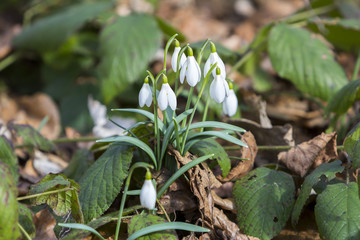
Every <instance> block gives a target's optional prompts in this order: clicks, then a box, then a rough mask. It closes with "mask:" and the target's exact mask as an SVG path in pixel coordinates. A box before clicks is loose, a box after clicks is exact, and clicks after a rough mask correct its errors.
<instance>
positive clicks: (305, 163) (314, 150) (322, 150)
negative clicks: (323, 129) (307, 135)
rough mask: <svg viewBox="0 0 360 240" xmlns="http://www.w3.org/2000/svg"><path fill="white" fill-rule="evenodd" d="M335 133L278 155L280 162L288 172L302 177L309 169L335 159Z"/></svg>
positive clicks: (323, 135) (324, 135)
mask: <svg viewBox="0 0 360 240" xmlns="http://www.w3.org/2000/svg"><path fill="white" fill-rule="evenodd" d="M336 136H337V135H336V132H333V133H330V134H325V133H322V134H321V135H319V136H316V137H315V138H313V139H311V140H310V141H307V142H304V143H301V144H299V145H297V146H296V147H295V148H292V149H290V150H289V151H287V152H281V153H279V155H278V159H279V161H280V162H282V163H284V164H285V165H286V166H287V167H288V168H289V169H290V170H292V171H293V172H295V173H296V174H299V175H300V176H301V177H304V176H305V175H306V173H307V172H308V171H309V169H310V168H311V167H312V166H313V167H317V166H319V165H320V164H322V163H325V162H328V161H330V160H331V159H334V158H337V156H338V155H337V149H336Z"/></svg>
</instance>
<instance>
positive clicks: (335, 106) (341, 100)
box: [325, 79, 360, 114]
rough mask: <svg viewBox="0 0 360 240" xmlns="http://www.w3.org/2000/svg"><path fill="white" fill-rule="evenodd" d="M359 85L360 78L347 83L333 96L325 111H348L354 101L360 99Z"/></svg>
mask: <svg viewBox="0 0 360 240" xmlns="http://www.w3.org/2000/svg"><path fill="white" fill-rule="evenodd" d="M359 87H360V79H357V80H355V81H352V82H350V83H348V84H346V85H345V86H344V87H342V88H341V89H340V90H339V91H337V92H336V94H335V95H334V96H332V97H331V99H330V102H329V104H328V105H327V106H326V109H325V111H326V112H327V113H330V112H335V113H337V114H343V113H346V111H347V110H348V109H349V108H350V107H351V106H352V105H353V103H354V102H355V101H356V100H359V99H360V92H359V90H360V89H359Z"/></svg>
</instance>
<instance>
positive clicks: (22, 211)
mask: <svg viewBox="0 0 360 240" xmlns="http://www.w3.org/2000/svg"><path fill="white" fill-rule="evenodd" d="M18 207H19V208H18V211H19V224H20V225H21V226H22V227H23V228H24V230H25V231H26V232H27V233H28V234H29V235H30V237H32V238H34V237H35V225H34V222H33V219H32V214H31V211H30V209H29V208H27V207H26V206H25V205H23V204H21V203H19V205H18Z"/></svg>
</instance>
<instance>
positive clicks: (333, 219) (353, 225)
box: [315, 182, 360, 240]
mask: <svg viewBox="0 0 360 240" xmlns="http://www.w3.org/2000/svg"><path fill="white" fill-rule="evenodd" d="M315 218H316V223H317V225H318V228H319V232H320V235H321V236H322V237H323V238H326V239H329V240H332V239H336V240H342V239H344V240H345V239H346V240H352V239H353V240H355V239H360V225H359V222H360V199H359V189H358V185H357V184H356V183H354V182H351V183H349V184H345V183H339V184H334V185H328V186H327V187H326V189H325V191H324V192H322V193H321V194H319V196H318V197H317V200H316V205H315Z"/></svg>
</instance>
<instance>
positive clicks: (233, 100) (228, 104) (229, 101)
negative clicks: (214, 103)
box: [223, 82, 238, 117]
mask: <svg viewBox="0 0 360 240" xmlns="http://www.w3.org/2000/svg"><path fill="white" fill-rule="evenodd" d="M229 89H230V90H229V95H228V96H227V97H225V100H224V102H223V113H224V114H225V115H227V116H229V117H232V116H234V115H235V113H236V111H237V108H238V100H237V97H236V95H235V92H234V89H233V84H232V83H231V82H230V84H229Z"/></svg>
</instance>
